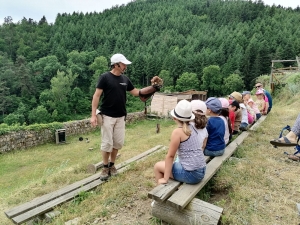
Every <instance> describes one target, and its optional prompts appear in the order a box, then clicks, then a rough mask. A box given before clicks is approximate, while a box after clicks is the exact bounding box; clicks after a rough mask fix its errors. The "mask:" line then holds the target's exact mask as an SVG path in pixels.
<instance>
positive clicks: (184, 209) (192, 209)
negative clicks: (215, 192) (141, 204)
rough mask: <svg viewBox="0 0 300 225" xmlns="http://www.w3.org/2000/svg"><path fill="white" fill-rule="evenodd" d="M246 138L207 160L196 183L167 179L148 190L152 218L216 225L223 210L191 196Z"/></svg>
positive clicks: (246, 133) (195, 193)
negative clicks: (203, 170) (202, 172)
mask: <svg viewBox="0 0 300 225" xmlns="http://www.w3.org/2000/svg"><path fill="white" fill-rule="evenodd" d="M248 135H249V132H243V133H241V134H240V135H239V136H238V137H237V138H236V139H235V140H234V141H233V142H231V143H230V144H229V145H228V146H227V147H226V149H225V152H224V154H223V155H222V156H218V157H214V158H213V159H211V160H210V161H208V163H207V166H206V173H205V176H204V178H203V180H202V181H201V182H200V183H198V184H194V185H192V184H186V183H181V182H178V181H175V180H170V181H169V182H168V183H167V184H161V185H158V186H156V187H155V188H154V189H153V190H151V191H150V192H149V193H148V197H149V198H151V199H153V200H154V202H153V204H152V215H153V216H155V217H157V218H159V219H162V220H163V221H165V222H167V223H170V224H172V225H177V224H178V225H180V224H190V221H193V223H191V224H211V225H212V224H218V221H219V219H220V217H221V214H222V212H223V209H222V208H220V207H218V206H215V205H212V204H210V203H207V202H204V201H202V200H200V199H197V198H195V196H196V195H197V193H198V192H199V191H200V190H201V189H202V188H203V187H204V185H205V184H206V183H207V182H208V181H209V180H210V179H211V178H212V177H213V175H215V174H216V172H217V171H218V170H219V168H220V167H221V165H222V164H223V162H224V161H226V160H227V159H229V157H230V156H231V155H232V154H233V153H234V151H235V150H236V149H237V147H238V146H239V145H240V144H241V143H242V142H243V140H244V139H245V138H246V137H247V136H248ZM207 160H209V159H208V158H207Z"/></svg>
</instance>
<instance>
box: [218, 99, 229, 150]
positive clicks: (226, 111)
mask: <svg viewBox="0 0 300 225" xmlns="http://www.w3.org/2000/svg"><path fill="white" fill-rule="evenodd" d="M219 100H220V101H221V104H222V111H221V113H220V115H219V117H220V118H221V119H222V120H223V121H224V124H225V135H224V140H225V144H226V145H227V144H228V142H229V140H230V139H231V138H232V125H231V121H230V119H229V109H228V107H229V101H228V100H227V99H226V98H219Z"/></svg>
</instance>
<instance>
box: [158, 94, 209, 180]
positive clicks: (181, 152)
mask: <svg viewBox="0 0 300 225" xmlns="http://www.w3.org/2000/svg"><path fill="white" fill-rule="evenodd" d="M170 114H171V116H172V117H173V120H174V121H175V123H176V124H177V128H175V129H174V130H173V132H172V135H171V141H170V145H169V150H168V153H167V155H166V158H165V161H160V162H157V163H156V164H155V165H154V174H155V180H156V182H157V183H158V184H166V183H168V180H169V178H173V179H174V180H177V181H180V182H185V183H188V184H197V183H199V182H200V181H201V180H202V179H203V177H204V175H205V171H206V162H205V158H204V155H203V151H202V149H201V145H200V142H199V138H198V134H197V129H196V128H195V127H194V126H193V125H191V124H189V122H190V121H193V120H194V119H195V115H194V114H193V113H192V105H191V103H190V102H188V101H187V100H181V101H180V102H178V104H177V105H176V107H175V109H173V110H172V111H171V112H170ZM176 152H177V154H178V158H179V162H174V163H173V161H174V157H175V155H176Z"/></svg>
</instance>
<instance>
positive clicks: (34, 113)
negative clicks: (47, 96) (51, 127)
mask: <svg viewBox="0 0 300 225" xmlns="http://www.w3.org/2000/svg"><path fill="white" fill-rule="evenodd" d="M28 119H29V122H30V124H33V123H50V122H52V116H51V114H49V112H48V111H47V109H46V108H45V107H44V106H42V105H40V106H38V107H37V108H35V109H33V110H31V111H30V112H29V115H28Z"/></svg>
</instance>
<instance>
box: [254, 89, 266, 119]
mask: <svg viewBox="0 0 300 225" xmlns="http://www.w3.org/2000/svg"><path fill="white" fill-rule="evenodd" d="M255 95H256V98H257V100H256V101H255V104H256V105H257V108H258V109H259V111H260V113H261V114H262V115H266V114H267V113H266V107H267V106H266V102H265V95H264V92H263V90H257V91H256V93H255Z"/></svg>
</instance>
